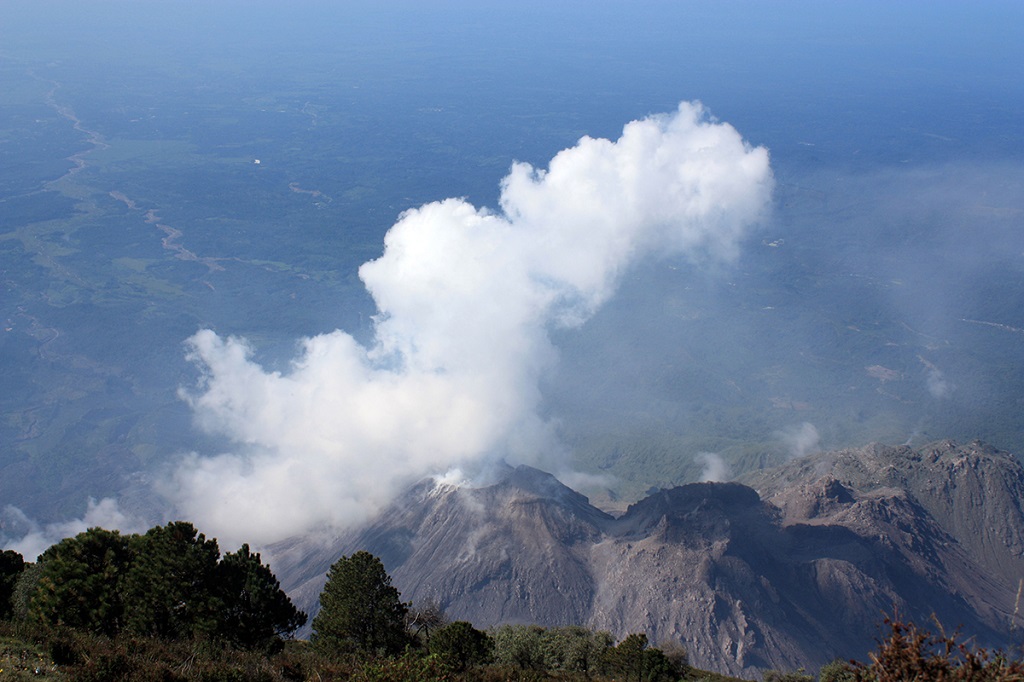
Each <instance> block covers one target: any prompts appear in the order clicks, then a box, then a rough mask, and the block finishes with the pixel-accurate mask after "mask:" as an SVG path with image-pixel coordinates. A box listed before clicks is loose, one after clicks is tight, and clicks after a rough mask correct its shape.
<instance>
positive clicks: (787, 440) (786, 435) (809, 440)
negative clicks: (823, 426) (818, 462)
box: [778, 422, 821, 459]
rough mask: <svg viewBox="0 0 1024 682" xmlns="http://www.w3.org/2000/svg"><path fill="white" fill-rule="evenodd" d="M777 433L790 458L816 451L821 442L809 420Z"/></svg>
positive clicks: (816, 430)
mask: <svg viewBox="0 0 1024 682" xmlns="http://www.w3.org/2000/svg"><path fill="white" fill-rule="evenodd" d="M778 435H779V438H780V439H781V440H782V443H783V445H785V447H786V449H787V450H788V451H789V456H790V457H791V458H792V459H799V458H801V457H804V456H806V455H810V454H812V453H815V452H817V451H818V446H819V445H820V443H821V436H820V435H819V434H818V429H816V428H815V427H814V424H812V423H810V422H803V423H802V424H800V426H793V427H790V428H788V429H784V430H782V431H780V432H779V433H778Z"/></svg>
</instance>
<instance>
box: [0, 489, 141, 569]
mask: <svg viewBox="0 0 1024 682" xmlns="http://www.w3.org/2000/svg"><path fill="white" fill-rule="evenodd" d="M95 527H100V528H106V529H107V530H120V531H122V532H125V533H138V532H141V531H142V530H143V528H142V527H141V525H140V523H139V522H138V521H137V520H135V519H132V518H130V517H129V516H127V515H126V514H124V513H123V512H122V511H121V509H120V508H119V506H118V504H117V501H116V500H113V499H111V498H109V497H105V498H103V499H102V500H100V501H99V502H97V501H96V500H94V499H92V498H90V499H89V501H88V506H87V508H86V510H85V515H84V516H82V518H80V519H73V520H71V521H61V522H58V523H49V524H40V523H38V522H37V521H35V520H33V519H30V518H29V517H28V516H26V515H25V513H24V512H22V511H21V510H20V509H18V508H17V507H15V506H13V505H7V506H6V507H4V509H3V511H2V512H0V547H3V548H4V549H10V550H13V551H15V552H18V553H19V554H21V555H22V556H23V557H24V558H25V560H26V561H35V560H36V558H37V557H38V556H39V555H40V554H42V553H43V551H45V550H46V548H48V547H49V546H50V545H52V544H55V543H57V542H60V541H61V540H63V539H64V538H69V537H74V536H75V535H78V534H79V533H82V532H84V531H86V530H88V529H89V528H95Z"/></svg>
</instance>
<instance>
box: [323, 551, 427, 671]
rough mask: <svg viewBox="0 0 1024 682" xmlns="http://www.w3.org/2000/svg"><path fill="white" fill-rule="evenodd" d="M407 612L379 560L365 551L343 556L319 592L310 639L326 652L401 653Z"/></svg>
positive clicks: (329, 573)
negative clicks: (317, 612)
mask: <svg viewBox="0 0 1024 682" xmlns="http://www.w3.org/2000/svg"><path fill="white" fill-rule="evenodd" d="M407 611H408V606H407V605H406V604H404V603H402V601H401V599H400V598H399V594H398V590H396V589H395V588H394V587H392V586H391V576H389V575H388V574H387V571H385V570H384V564H382V563H381V561H380V559H378V558H377V557H375V556H374V555H372V554H370V553H369V552H356V553H355V554H353V555H352V556H350V557H346V556H343V557H341V558H340V559H338V561H336V562H335V563H334V565H333V566H331V569H330V571H328V573H327V584H326V585H324V589H323V592H321V593H320V613H319V614H317V616H316V618H314V619H313V638H312V639H313V643H314V644H315V645H316V646H317V648H319V649H320V650H321V651H324V652H325V653H337V652H343V651H353V650H355V651H361V652H367V653H373V654H384V655H393V654H397V653H400V652H401V651H402V650H403V649H404V648H405V646H406V644H407V643H408V641H409V639H408V636H407V634H406V631H405V614H406V612H407Z"/></svg>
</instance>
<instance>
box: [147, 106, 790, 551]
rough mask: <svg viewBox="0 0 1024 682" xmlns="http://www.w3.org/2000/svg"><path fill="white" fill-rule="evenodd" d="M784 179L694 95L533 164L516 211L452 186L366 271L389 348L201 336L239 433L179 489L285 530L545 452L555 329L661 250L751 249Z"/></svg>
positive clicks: (246, 534)
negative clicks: (270, 352) (257, 349)
mask: <svg viewBox="0 0 1024 682" xmlns="http://www.w3.org/2000/svg"><path fill="white" fill-rule="evenodd" d="M771 187H772V177H771V171H770V168H769V163H768V152H767V151H766V150H765V149H764V148H751V147H750V146H749V145H747V144H746V143H745V142H744V141H743V140H742V138H741V137H740V135H739V133H737V131H736V130H735V129H733V128H732V127H731V126H729V125H727V124H724V123H720V122H717V121H714V120H713V119H711V118H710V117H709V116H708V115H707V114H706V113H705V111H704V109H703V108H702V106H701V105H699V104H691V103H683V104H681V105H680V106H679V108H678V110H677V111H675V112H674V113H672V114H665V115H656V116H651V117H649V118H646V119H643V120H640V121H634V122H632V123H629V124H628V125H626V126H625V128H624V129H623V133H622V136H621V137H620V138H619V139H618V140H617V141H614V142H613V141H609V140H605V139H592V138H589V137H584V138H582V139H581V140H580V141H579V142H578V143H577V144H576V146H574V147H572V148H570V149H566V150H563V151H562V152H560V153H558V154H557V155H556V156H555V157H554V158H553V159H552V160H551V163H550V165H549V168H548V169H547V170H541V169H536V168H534V167H532V166H530V165H528V164H525V163H516V164H513V166H512V169H511V171H510V173H509V175H508V176H507V177H505V179H504V180H503V181H502V185H501V197H500V209H501V210H500V212H494V211H490V210H487V209H478V208H475V207H473V206H472V205H470V204H469V203H467V202H466V201H464V200H460V199H446V200H444V201H439V202H435V203H430V204H426V205H424V206H421V207H419V208H416V209H412V210H409V211H407V212H405V213H403V214H402V215H401V216H400V218H399V220H398V222H397V223H396V224H395V225H394V226H393V227H392V228H391V229H390V231H389V232H388V234H387V236H386V237H385V240H384V253H383V255H382V256H381V257H380V258H379V259H377V260H374V261H371V262H368V263H365V264H364V265H363V266H362V267H361V268H360V270H359V275H360V277H361V278H362V280H363V282H364V283H365V285H366V287H367V290H368V291H369V293H370V294H371V295H372V297H373V299H374V301H375V303H376V306H377V309H378V314H377V316H376V317H375V339H374V341H373V343H371V344H370V345H369V346H363V345H360V344H359V343H358V342H357V341H356V340H355V339H353V337H351V336H350V335H349V334H347V333H345V332H342V331H335V332H333V333H330V334H324V335H320V336H316V337H313V338H307V339H304V340H303V341H302V343H301V352H300V353H299V355H298V357H297V358H295V359H294V360H293V362H292V365H291V367H290V369H289V370H288V371H287V372H272V371H267V370H265V369H264V368H263V367H261V366H260V365H258V364H257V363H255V362H254V361H253V360H252V349H251V348H250V346H249V345H248V344H247V343H246V341H245V340H243V339H240V338H235V337H228V338H222V337H220V336H218V335H217V334H215V333H214V332H212V331H210V330H203V331H200V332H199V333H197V334H196V335H195V336H193V337H192V338H191V339H189V341H188V348H189V357H190V358H191V359H192V360H193V361H194V362H195V363H196V365H197V366H198V367H199V368H200V369H201V371H202V377H201V380H200V382H199V384H198V386H197V387H195V389H194V390H192V391H185V392H183V396H184V397H185V399H186V400H188V402H189V403H190V405H191V406H192V408H193V410H194V412H195V416H196V420H197V423H198V424H199V425H200V426H201V427H202V428H203V429H205V430H207V431H209V432H213V433H218V434H222V435H225V436H227V437H229V438H230V439H231V440H232V441H234V442H235V443H236V444H237V447H236V448H235V451H234V452H230V453H225V454H220V455H217V456H213V457H205V456H200V455H198V454H192V455H190V456H189V457H187V458H186V459H185V460H184V461H183V462H181V463H180V465H179V466H178V467H177V469H176V471H175V472H174V474H173V476H172V477H171V480H170V481H168V482H165V484H164V486H163V490H162V492H164V493H165V494H166V495H168V496H169V497H170V498H171V499H172V500H174V501H175V502H176V504H177V506H178V509H179V511H180V512H181V513H182V515H183V516H185V517H186V518H189V519H192V520H194V521H196V522H197V524H199V525H200V526H201V527H202V528H203V529H204V530H206V531H207V532H208V533H209V534H211V535H214V536H217V537H220V538H222V539H224V538H228V539H246V540H248V541H250V542H271V541H274V540H277V539H281V538H283V537H287V536H289V535H293V534H296V533H299V532H303V531H309V530H311V529H314V528H317V527H324V526H331V525H343V524H346V523H351V522H354V521H358V520H361V519H363V518H365V517H366V516H367V515H368V514H372V513H373V512H374V511H376V510H377V509H379V507H380V506H381V505H383V504H385V503H386V502H387V501H388V500H389V498H391V497H392V496H393V494H394V493H395V492H396V491H397V490H398V488H399V487H400V486H401V485H403V484H404V483H405V482H407V481H408V480H409V479H411V478H415V477H422V476H426V475H431V474H438V473H441V472H444V471H448V470H450V469H451V468H453V467H458V466H462V465H465V464H471V463H473V462H475V461H479V460H481V459H483V458H486V457H491V456H501V457H507V458H509V459H512V460H518V461H523V460H526V461H529V460H533V459H535V458H536V457H537V455H538V453H541V452H543V451H544V450H545V449H546V448H548V447H550V446H551V443H552V439H551V434H550V432H549V428H548V426H547V424H545V423H544V421H543V420H542V419H541V418H540V417H538V415H537V408H538V405H539V402H540V399H541V395H540V391H539V388H538V381H539V379H540V377H541V376H542V374H543V373H544V372H546V371H548V370H549V369H550V368H551V366H552V364H553V363H554V362H555V360H556V355H557V354H556V351H555V348H554V347H553V345H552V343H551V341H550V339H549V334H548V332H549V330H550V329H552V328H554V327H562V328H566V327H569V328H571V327H576V326H578V325H581V324H582V323H583V322H585V321H586V320H587V318H588V317H589V316H590V315H591V314H593V313H594V312H595V311H596V310H597V309H598V308H599V307H600V306H601V305H602V303H604V302H605V301H606V300H608V298H609V297H610V296H612V295H613V293H614V291H615V289H616V286H617V284H618V282H619V280H620V278H621V277H622V275H623V273H624V272H625V271H626V270H627V269H628V268H630V267H632V266H634V265H635V264H636V263H637V262H638V261H640V260H641V259H642V258H644V257H645V256H650V255H652V254H657V255H671V254H676V255H682V256H684V257H686V258H688V259H690V260H692V261H695V262H699V261H702V260H707V259H716V258H718V259H720V258H729V257H731V256H733V255H734V254H735V253H736V250H737V248H738V242H739V240H740V238H741V237H742V236H743V235H744V234H745V232H746V230H747V229H748V228H749V227H750V226H751V225H752V224H753V223H755V222H756V221H757V220H758V219H759V218H760V217H762V215H763V213H764V211H765V210H766V207H767V205H768V202H769V199H770V194H771Z"/></svg>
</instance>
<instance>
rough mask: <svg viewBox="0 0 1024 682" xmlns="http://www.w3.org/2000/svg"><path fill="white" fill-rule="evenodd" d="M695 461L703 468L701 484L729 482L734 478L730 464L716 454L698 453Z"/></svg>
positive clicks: (694, 458)
mask: <svg viewBox="0 0 1024 682" xmlns="http://www.w3.org/2000/svg"><path fill="white" fill-rule="evenodd" d="M693 460H694V461H695V462H696V463H697V464H700V465H701V466H702V467H703V469H701V472H700V482H701V483H710V482H715V483H719V482H722V481H728V480H729V478H730V477H731V476H732V471H731V470H730V469H729V464H728V462H726V461H725V460H724V459H722V456H721V455H719V454H717V453H715V452H698V453H697V454H696V455H694V457H693Z"/></svg>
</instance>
